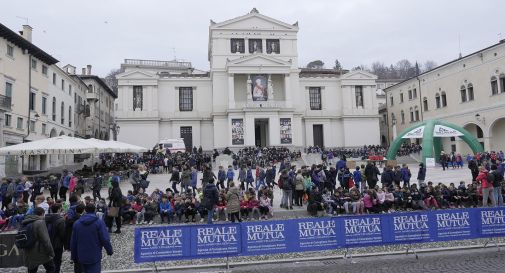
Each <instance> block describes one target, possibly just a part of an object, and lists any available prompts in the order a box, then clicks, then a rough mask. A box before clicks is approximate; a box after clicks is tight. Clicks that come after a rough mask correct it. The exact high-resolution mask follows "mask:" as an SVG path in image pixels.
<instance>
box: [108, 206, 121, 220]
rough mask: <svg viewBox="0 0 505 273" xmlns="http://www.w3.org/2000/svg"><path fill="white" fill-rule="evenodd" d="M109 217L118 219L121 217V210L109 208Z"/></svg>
mask: <svg viewBox="0 0 505 273" xmlns="http://www.w3.org/2000/svg"><path fill="white" fill-rule="evenodd" d="M107 216H109V217H114V218H115V217H118V216H119V208H118V207H109V211H108V212H107Z"/></svg>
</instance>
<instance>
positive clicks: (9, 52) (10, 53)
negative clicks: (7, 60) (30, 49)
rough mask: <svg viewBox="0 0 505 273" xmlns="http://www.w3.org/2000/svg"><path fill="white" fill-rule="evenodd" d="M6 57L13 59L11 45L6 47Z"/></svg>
mask: <svg viewBox="0 0 505 273" xmlns="http://www.w3.org/2000/svg"><path fill="white" fill-rule="evenodd" d="M7 56H9V57H14V47H13V46H11V45H7Z"/></svg>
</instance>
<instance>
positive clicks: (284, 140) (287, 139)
mask: <svg viewBox="0 0 505 273" xmlns="http://www.w3.org/2000/svg"><path fill="white" fill-rule="evenodd" d="M279 120H280V125H281V127H280V128H281V144H291V143H293V136H292V133H291V119H290V118H280V119H279Z"/></svg>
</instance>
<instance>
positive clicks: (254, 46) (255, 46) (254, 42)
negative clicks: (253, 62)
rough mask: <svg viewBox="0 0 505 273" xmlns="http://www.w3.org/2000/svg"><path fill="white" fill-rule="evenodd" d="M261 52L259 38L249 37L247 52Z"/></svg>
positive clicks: (261, 46) (261, 47)
mask: <svg viewBox="0 0 505 273" xmlns="http://www.w3.org/2000/svg"><path fill="white" fill-rule="evenodd" d="M261 52H263V44H262V42H261V39H249V53H261Z"/></svg>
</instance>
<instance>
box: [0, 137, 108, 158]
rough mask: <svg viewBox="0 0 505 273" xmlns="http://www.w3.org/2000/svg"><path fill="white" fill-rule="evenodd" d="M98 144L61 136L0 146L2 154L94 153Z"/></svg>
mask: <svg viewBox="0 0 505 273" xmlns="http://www.w3.org/2000/svg"><path fill="white" fill-rule="evenodd" d="M97 152H98V149H97V147H96V146H94V145H92V144H91V143H89V142H86V140H85V139H82V138H75V137H68V136H59V137H52V138H45V139H41V140H35V141H31V142H25V143H21V144H17V145H12V146H7V147H2V148H0V155H51V154H57V155H66V154H94V153H97Z"/></svg>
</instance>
